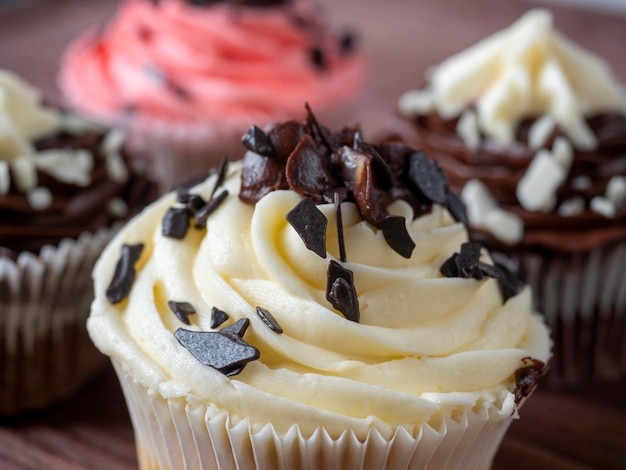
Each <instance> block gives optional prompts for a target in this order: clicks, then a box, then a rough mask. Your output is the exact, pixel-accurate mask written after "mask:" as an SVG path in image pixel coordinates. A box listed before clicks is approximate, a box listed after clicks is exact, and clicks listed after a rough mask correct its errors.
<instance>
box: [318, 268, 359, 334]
mask: <svg viewBox="0 0 626 470" xmlns="http://www.w3.org/2000/svg"><path fill="white" fill-rule="evenodd" d="M326 300H328V301H329V302H330V303H331V304H332V306H333V308H335V309H337V310H339V311H340V312H341V313H342V315H343V316H344V317H346V318H347V319H348V320H351V321H354V322H357V323H358V322H359V319H360V312H359V299H358V297H357V293H356V289H355V287H354V275H353V273H352V271H350V270H349V269H346V268H344V267H343V266H341V264H339V263H337V262H336V261H335V260H331V261H330V264H329V265H328V273H327V283H326Z"/></svg>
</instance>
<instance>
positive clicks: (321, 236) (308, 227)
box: [286, 197, 328, 258]
mask: <svg viewBox="0 0 626 470" xmlns="http://www.w3.org/2000/svg"><path fill="white" fill-rule="evenodd" d="M286 219H287V221H288V222H289V223H290V224H291V226H292V227H293V228H294V230H295V231H296V233H297V234H298V235H300V238H301V239H302V241H303V242H304V246H306V247H307V248H308V249H309V250H311V251H312V252H314V253H315V254H317V255H318V256H319V257H320V258H326V226H327V224H328V220H327V219H326V217H325V216H324V214H322V212H321V211H320V210H319V209H318V208H317V206H316V205H315V203H314V202H313V200H312V199H311V198H309V197H305V198H304V199H301V200H300V202H298V204H296V206H295V207H294V208H293V209H291V210H290V211H289V212H288V213H287V215H286Z"/></svg>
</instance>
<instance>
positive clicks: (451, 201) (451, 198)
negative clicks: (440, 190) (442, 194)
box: [446, 191, 469, 227]
mask: <svg viewBox="0 0 626 470" xmlns="http://www.w3.org/2000/svg"><path fill="white" fill-rule="evenodd" d="M446 208H447V209H448V211H449V212H450V214H451V215H452V217H453V218H454V220H456V221H457V222H460V223H462V224H463V225H465V226H466V227H467V226H468V225H469V219H468V218H467V211H466V209H465V204H463V201H461V198H459V197H458V196H457V195H456V194H454V193H453V192H452V191H448V194H447V195H446Z"/></svg>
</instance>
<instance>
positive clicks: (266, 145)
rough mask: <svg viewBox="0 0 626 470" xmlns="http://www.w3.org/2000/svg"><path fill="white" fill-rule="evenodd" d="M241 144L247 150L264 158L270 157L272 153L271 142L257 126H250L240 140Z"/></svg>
mask: <svg viewBox="0 0 626 470" xmlns="http://www.w3.org/2000/svg"><path fill="white" fill-rule="evenodd" d="M241 143H242V144H243V146H244V147H245V148H247V149H248V150H251V151H252V152H256V153H258V154H259V155H263V156H264V157H271V156H272V154H273V153H274V146H273V145H272V141H271V140H270V139H269V137H268V136H267V134H266V133H265V132H263V131H262V130H261V129H259V128H258V127H257V126H250V129H248V132H246V133H245V134H244V135H243V137H242V138H241Z"/></svg>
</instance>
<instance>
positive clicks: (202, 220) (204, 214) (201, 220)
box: [195, 189, 228, 228]
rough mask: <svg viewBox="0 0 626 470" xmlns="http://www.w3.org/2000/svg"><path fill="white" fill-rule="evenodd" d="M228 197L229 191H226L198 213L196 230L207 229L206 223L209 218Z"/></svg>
mask: <svg viewBox="0 0 626 470" xmlns="http://www.w3.org/2000/svg"><path fill="white" fill-rule="evenodd" d="M227 197H228V190H227V189H225V190H223V191H222V192H221V193H219V194H218V195H217V196H215V197H214V198H212V199H211V200H210V201H209V202H207V204H206V205H205V206H204V207H202V208H201V209H199V210H198V212H196V224H195V227H196V228H205V227H206V221H207V219H208V218H209V216H210V215H211V214H212V213H213V212H215V210H216V209H217V208H218V207H219V206H220V204H221V203H222V202H224V199H226V198H227Z"/></svg>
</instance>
